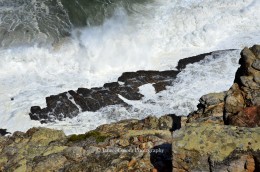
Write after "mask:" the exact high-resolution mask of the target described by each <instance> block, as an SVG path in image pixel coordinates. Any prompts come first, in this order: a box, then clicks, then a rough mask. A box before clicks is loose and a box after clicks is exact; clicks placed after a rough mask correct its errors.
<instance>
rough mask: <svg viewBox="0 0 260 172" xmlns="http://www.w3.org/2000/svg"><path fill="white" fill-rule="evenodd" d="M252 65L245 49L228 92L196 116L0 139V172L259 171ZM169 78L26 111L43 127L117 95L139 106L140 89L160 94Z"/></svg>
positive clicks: (214, 96) (151, 76)
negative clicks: (152, 89)
mask: <svg viewBox="0 0 260 172" xmlns="http://www.w3.org/2000/svg"><path fill="white" fill-rule="evenodd" d="M259 58H260V46H257V45H256V46H253V47H252V48H245V49H244V50H243V51H242V53H241V59H240V64H241V67H240V68H239V69H238V71H237V73H236V77H235V81H234V84H233V85H232V86H231V88H230V89H229V90H228V91H224V92H220V93H209V94H207V95H204V96H202V97H201V98H200V100H199V102H200V103H199V104H198V110H197V111H195V112H192V113H191V114H190V115H189V116H188V117H180V116H175V115H172V114H171V115H165V116H162V117H160V118H156V117H153V116H149V117H147V118H145V119H143V120H136V119H130V120H123V121H120V122H117V123H113V124H106V125H102V126H99V127H98V128H96V129H95V130H93V131H90V132H87V133H85V134H80V135H71V136H65V135H64V133H63V132H62V131H58V130H52V129H46V128H32V129H30V130H28V131H27V132H26V133H22V132H15V133H13V135H12V136H0V171H3V172H5V171H28V172H34V171H35V172H41V171H65V172H74V171H90V172H95V171H96V172H100V171H104V172H112V171H142V172H146V171H147V172H151V171H152V172H170V171H174V172H175V171H179V172H184V171H210V172H214V171H216V172H219V171H229V172H254V171H260V127H259V116H260V104H259V100H260V90H259V85H260V84H259V80H258V75H259V72H260V71H259ZM183 65H184V66H185V64H183ZM180 68H181V67H180ZM176 74H177V73H172V71H165V72H158V71H138V72H128V73H124V74H123V75H122V76H121V77H120V78H119V79H118V80H119V82H116V83H109V84H105V85H104V86H103V87H101V88H92V89H86V88H80V89H78V90H77V91H69V92H66V93H62V94H60V95H57V96H51V97H49V98H47V99H46V101H47V107H46V108H43V109H41V108H40V107H32V109H31V114H30V115H31V117H32V118H35V119H36V120H43V122H44V121H45V122H48V120H52V119H61V118H63V116H64V114H66V115H68V116H67V117H73V116H74V115H77V113H78V112H79V111H83V110H91V108H93V109H92V110H93V111H94V110H97V109H99V108H100V107H102V106H103V105H104V106H105V105H110V104H113V103H123V102H122V101H121V100H120V99H118V97H117V94H121V95H122V96H124V97H126V98H128V99H140V98H141V97H142V95H141V94H140V93H138V87H139V86H141V85H142V84H145V83H155V84H154V86H155V88H157V90H158V91H160V90H163V89H165V88H164V86H165V85H167V84H169V83H170V82H169V81H170V80H171V79H172V78H174V77H175V76H176ZM106 96H107V97H106ZM70 97H71V98H70ZM93 97H94V98H95V99H96V100H95V101H93ZM109 97H110V98H111V99H112V100H107V101H108V102H106V99H108V98H109ZM89 98H91V99H92V100H91V101H90V100H88V99H89ZM97 100H98V101H97ZM100 102H101V103H100ZM71 103H72V104H71ZM102 103H103V104H102ZM89 106H91V108H90V107H89ZM51 112H52V113H53V114H50V113H51ZM54 112H55V113H54ZM69 114H70V115H69ZM66 115H65V116H66ZM50 117H52V119H51V118H50ZM3 131H4V132H6V131H5V130H3Z"/></svg>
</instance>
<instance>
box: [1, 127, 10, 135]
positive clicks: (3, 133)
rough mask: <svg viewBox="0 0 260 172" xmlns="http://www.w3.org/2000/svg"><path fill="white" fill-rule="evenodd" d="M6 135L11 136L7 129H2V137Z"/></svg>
mask: <svg viewBox="0 0 260 172" xmlns="http://www.w3.org/2000/svg"><path fill="white" fill-rule="evenodd" d="M6 134H10V133H9V132H7V131H6V129H2V128H0V136H5V135H6Z"/></svg>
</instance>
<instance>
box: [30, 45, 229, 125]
mask: <svg viewBox="0 0 260 172" xmlns="http://www.w3.org/2000/svg"><path fill="white" fill-rule="evenodd" d="M226 51H230V50H226ZM211 54H212V55H213V57H215V58H217V57H218V51H216V52H211V53H206V54H201V55H198V56H194V57H190V58H186V59H182V60H180V61H179V63H178V66H177V67H176V68H177V69H178V70H168V71H137V72H125V73H123V74H122V75H121V76H120V77H119V78H118V82H112V83H106V84H104V86H103V87H98V88H91V89H88V88H78V89H77V90H76V91H74V90H70V91H67V92H64V93H60V94H58V95H51V96H49V97H46V104H47V106H46V107H45V108H41V107H39V106H33V107H31V110H30V114H29V115H30V117H31V119H32V120H40V121H41V122H42V123H46V122H50V121H54V120H62V119H63V118H66V117H69V118H72V117H75V116H77V115H78V114H79V113H80V112H84V111H97V110H99V109H100V108H102V107H105V106H109V105H117V104H121V105H125V106H127V104H126V103H124V102H123V101H122V100H121V99H120V98H119V97H118V94H119V95H121V96H123V97H125V98H126V99H129V100H140V99H141V98H142V97H143V95H142V94H140V93H139V89H138V87H139V86H141V85H144V84H148V83H151V84H153V86H154V88H155V90H156V92H160V91H162V90H165V89H166V86H171V85H172V83H173V81H174V79H175V78H176V76H177V74H178V73H179V72H181V70H182V69H184V68H185V67H186V65H187V64H191V63H195V62H199V61H200V60H203V59H204V58H205V57H206V56H207V55H211Z"/></svg>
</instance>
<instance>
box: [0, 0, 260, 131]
mask: <svg viewBox="0 0 260 172" xmlns="http://www.w3.org/2000/svg"><path fill="white" fill-rule="evenodd" d="M133 8H134V9H135V10H136V11H137V12H136V13H134V14H131V15H127V13H126V12H125V10H124V9H123V8H118V10H116V12H115V14H114V16H113V17H112V18H110V19H107V20H106V21H105V22H104V23H103V24H102V25H100V26H95V27H94V26H93V27H86V28H81V29H75V30H74V31H73V35H72V36H71V37H70V38H65V39H64V40H62V41H61V42H60V43H59V44H56V45H54V46H53V47H42V46H39V45H35V46H25V45H24V46H16V47H12V48H5V49H1V50H0V82H1V85H0V115H1V116H0V127H1V128H7V129H8V130H9V131H11V132H13V131H16V130H21V131H26V130H27V129H28V128H30V127H33V126H42V125H41V124H40V123H39V122H38V121H31V120H30V118H29V115H28V113H29V110H30V107H31V106H34V105H40V106H42V107H44V106H46V105H45V97H46V96H49V95H51V94H58V93H60V92H62V91H67V90H69V89H74V90H75V89H77V88H78V87H93V86H102V85H103V84H104V83H105V82H110V81H116V79H117V77H118V76H119V75H121V73H122V72H125V71H135V70H147V69H154V70H167V69H174V68H175V66H176V64H177V62H178V60H179V59H181V58H183V57H188V56H192V55H196V54H200V53H205V52H209V51H213V50H220V49H229V48H235V49H241V48H242V47H244V46H251V45H253V44H257V43H260V30H259V28H260V17H259V16H260V12H259V11H260V10H259V9H260V2H259V1H257V0H244V1H237V0H228V1H227V0H207V1H206V0H200V1H195V0H180V1H176V0H175V1H173V0H165V1H163V2H162V1H159V0H158V1H154V2H153V3H149V4H145V5H143V6H135V7H133ZM0 23H1V21H0ZM238 59H239V51H232V52H229V53H227V54H225V53H224V54H222V55H221V58H218V59H211V60H210V58H209V60H208V62H203V63H199V64H194V65H190V66H188V67H187V69H185V70H184V71H183V72H182V73H180V74H179V76H178V79H177V81H176V83H175V84H174V87H171V88H168V89H167V90H166V91H163V92H161V93H159V94H153V90H152V89H153V88H152V87H151V85H146V86H143V88H142V89H141V90H143V92H144V94H146V96H145V98H144V99H143V100H141V101H137V102H131V101H127V100H125V101H127V102H128V103H129V104H132V108H128V109H126V108H124V107H120V106H110V107H107V108H104V109H102V110H100V111H98V112H95V113H94V112H85V113H82V114H80V115H79V116H78V117H76V118H73V119H65V120H64V121H61V122H57V123H55V124H47V125H46V124H45V125H43V126H47V127H51V128H58V129H63V130H64V131H65V132H66V133H67V134H70V133H83V132H86V131H87V130H90V129H94V128H95V127H97V126H98V125H100V124H104V123H110V122H114V121H118V120H120V119H126V118H144V117H145V116H147V115H156V116H160V115H164V114H165V113H176V114H178V115H187V114H188V113H189V112H190V111H192V110H194V109H195V108H196V104H197V103H198V101H197V100H198V98H199V97H200V96H202V95H203V94H206V93H208V92H217V91H223V90H227V89H228V88H229V87H230V86H231V84H232V82H233V79H234V74H235V71H236V69H237V67H238V65H237V60H238ZM147 89H148V90H149V91H145V90H147ZM12 98H13V101H11V99H12ZM122 99H124V98H122Z"/></svg>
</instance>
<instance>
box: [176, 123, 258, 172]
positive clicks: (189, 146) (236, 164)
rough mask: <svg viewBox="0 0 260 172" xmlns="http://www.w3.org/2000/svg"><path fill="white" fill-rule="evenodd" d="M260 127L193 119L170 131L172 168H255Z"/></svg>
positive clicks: (256, 167) (183, 169)
mask: <svg viewBox="0 0 260 172" xmlns="http://www.w3.org/2000/svg"><path fill="white" fill-rule="evenodd" d="M259 140H260V128H259V127H257V128H245V127H243V128H242V127H235V126H225V125H219V124H210V123H202V124H199V123H194V124H189V125H187V126H186V127H184V128H182V129H181V130H178V131H176V132H174V134H173V144H172V151H173V155H172V157H173V171H216V172H217V171H232V172H240V171H241V172H242V171H252V172H253V171H257V170H256V169H260V161H259V160H260V143H259Z"/></svg>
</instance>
